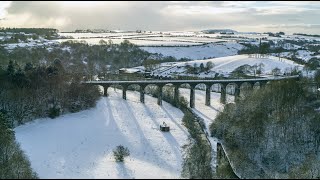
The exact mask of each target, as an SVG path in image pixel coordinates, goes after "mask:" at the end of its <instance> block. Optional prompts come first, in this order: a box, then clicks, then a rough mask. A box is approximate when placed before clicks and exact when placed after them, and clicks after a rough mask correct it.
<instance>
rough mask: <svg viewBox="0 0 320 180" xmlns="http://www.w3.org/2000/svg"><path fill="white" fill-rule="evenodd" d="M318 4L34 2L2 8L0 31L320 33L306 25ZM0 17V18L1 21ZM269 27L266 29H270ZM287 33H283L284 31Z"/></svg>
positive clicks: (316, 14) (1, 5)
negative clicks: (300, 31)
mask: <svg viewBox="0 0 320 180" xmlns="http://www.w3.org/2000/svg"><path fill="white" fill-rule="evenodd" d="M318 9H320V3H315V2H306V3H304V2H281V1H279V2H255V1H247V2H242V1H228V2H224V1H181V2H180V1H165V2H157V1H153V2H126V1H121V2H117V1H115V2H110V1H108V2H103V1H102V2H100V1H99V2H93V3H91V4H90V3H88V2H78V3H74V4H73V3H71V2H68V3H63V2H54V1H48V2H38V1H23V2H22V1H20V2H19V1H14V2H11V3H10V2H6V4H4V3H0V18H5V19H4V20H1V21H0V23H1V26H6V27H8V26H11V27H12V26H15V27H53V28H58V29H59V30H62V31H70V30H75V29H88V28H90V29H92V28H104V29H127V30H136V29H143V30H161V31H163V30H201V29H208V28H234V29H236V30H238V29H239V30H243V31H258V30H259V31H267V30H268V31H269V30H270V29H272V28H275V29H278V28H286V27H285V26H281V25H283V24H285V25H288V26H290V24H293V23H294V24H300V25H301V26H292V28H291V29H290V30H294V27H295V28H302V26H304V27H305V28H306V30H305V31H310V32H313V33H320V32H319V30H317V29H316V28H313V26H307V24H315V22H317V21H318V17H320V12H319V11H318ZM1 15H2V17H1ZM268 25H270V26H268ZM283 31H285V29H284V30H283Z"/></svg>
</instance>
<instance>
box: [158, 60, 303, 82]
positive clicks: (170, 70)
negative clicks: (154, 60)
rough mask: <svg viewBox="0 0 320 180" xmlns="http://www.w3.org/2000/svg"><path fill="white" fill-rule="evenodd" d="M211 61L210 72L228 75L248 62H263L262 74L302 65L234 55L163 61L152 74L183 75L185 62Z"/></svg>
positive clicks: (289, 69)
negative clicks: (212, 65) (159, 69)
mask: <svg viewBox="0 0 320 180" xmlns="http://www.w3.org/2000/svg"><path fill="white" fill-rule="evenodd" d="M209 61H211V62H212V63H213V64H214V67H213V68H212V69H211V72H217V73H219V74H224V75H228V74H229V73H230V72H232V71H233V70H235V69H236V68H237V67H239V66H241V65H245V64H248V65H250V66H253V65H259V64H260V63H262V64H263V66H262V70H263V71H262V74H272V70H273V69H274V68H279V69H280V71H281V73H284V72H287V71H288V72H290V71H291V70H292V69H293V68H295V67H297V68H298V69H300V70H301V69H302V68H303V66H302V65H299V64H297V63H295V62H293V61H291V60H288V59H285V58H282V59H281V60H279V58H277V57H273V56H269V57H268V58H255V57H249V56H248V55H235V56H227V57H220V58H213V59H206V60H194V61H187V62H178V63H175V64H171V65H170V66H168V65H167V64H165V63H163V64H164V65H163V66H166V68H165V69H164V70H161V71H158V70H156V71H154V72H153V74H154V75H159V76H170V75H185V72H186V69H185V68H184V67H185V66H186V65H187V64H189V65H191V66H192V67H193V65H194V64H196V65H197V67H199V66H200V64H201V63H203V65H204V66H206V63H207V62H209ZM214 74H215V73H207V74H206V73H205V72H203V73H200V74H198V75H197V76H198V77H211V76H212V77H214Z"/></svg>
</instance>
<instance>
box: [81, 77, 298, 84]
mask: <svg viewBox="0 0 320 180" xmlns="http://www.w3.org/2000/svg"><path fill="white" fill-rule="evenodd" d="M295 78H299V76H298V75H296V76H286V77H273V78H255V79H220V80H138V81H84V82H81V83H83V84H133V83H134V84H169V83H173V84H174V83H233V82H259V81H276V80H283V79H295Z"/></svg>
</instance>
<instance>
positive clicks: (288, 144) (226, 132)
mask: <svg viewBox="0 0 320 180" xmlns="http://www.w3.org/2000/svg"><path fill="white" fill-rule="evenodd" d="M319 77H320V72H319V71H318V73H317V76H316V81H318V84H319V83H320V80H319ZM307 84H308V80H305V81H299V82H296V81H294V80H293V81H288V82H281V83H279V82H274V83H271V84H269V85H267V86H266V87H265V88H263V89H261V90H256V91H253V92H252V93H251V94H250V95H248V96H247V97H246V98H244V99H242V100H240V101H239V102H238V103H236V104H233V103H231V104H227V105H226V106H225V108H224V111H223V112H221V113H220V114H219V115H218V116H217V118H216V120H215V122H214V123H213V124H212V125H211V127H210V128H211V132H212V135H214V136H216V137H218V138H219V139H221V140H222V142H223V143H224V145H225V147H227V149H228V153H229V155H230V157H231V159H232V161H233V163H234V164H235V166H236V167H237V168H238V171H239V172H243V174H242V175H243V177H252V178H257V177H258V178H319V177H320V169H319V164H320V152H319V150H320V131H319V130H320V113H319V107H320V100H319V97H317V96H316V95H315V94H314V93H311V92H310V89H309V88H307V87H308V85H307ZM244 167H245V168H244Z"/></svg>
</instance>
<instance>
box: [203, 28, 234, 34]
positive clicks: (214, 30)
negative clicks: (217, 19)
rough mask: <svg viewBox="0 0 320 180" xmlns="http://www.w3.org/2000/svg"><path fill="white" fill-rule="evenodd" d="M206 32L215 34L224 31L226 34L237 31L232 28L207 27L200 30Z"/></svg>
mask: <svg viewBox="0 0 320 180" xmlns="http://www.w3.org/2000/svg"><path fill="white" fill-rule="evenodd" d="M201 32H203V33H206V34H215V33H226V34H229V33H230V34H232V33H237V31H235V30H232V29H208V30H203V31H201Z"/></svg>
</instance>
